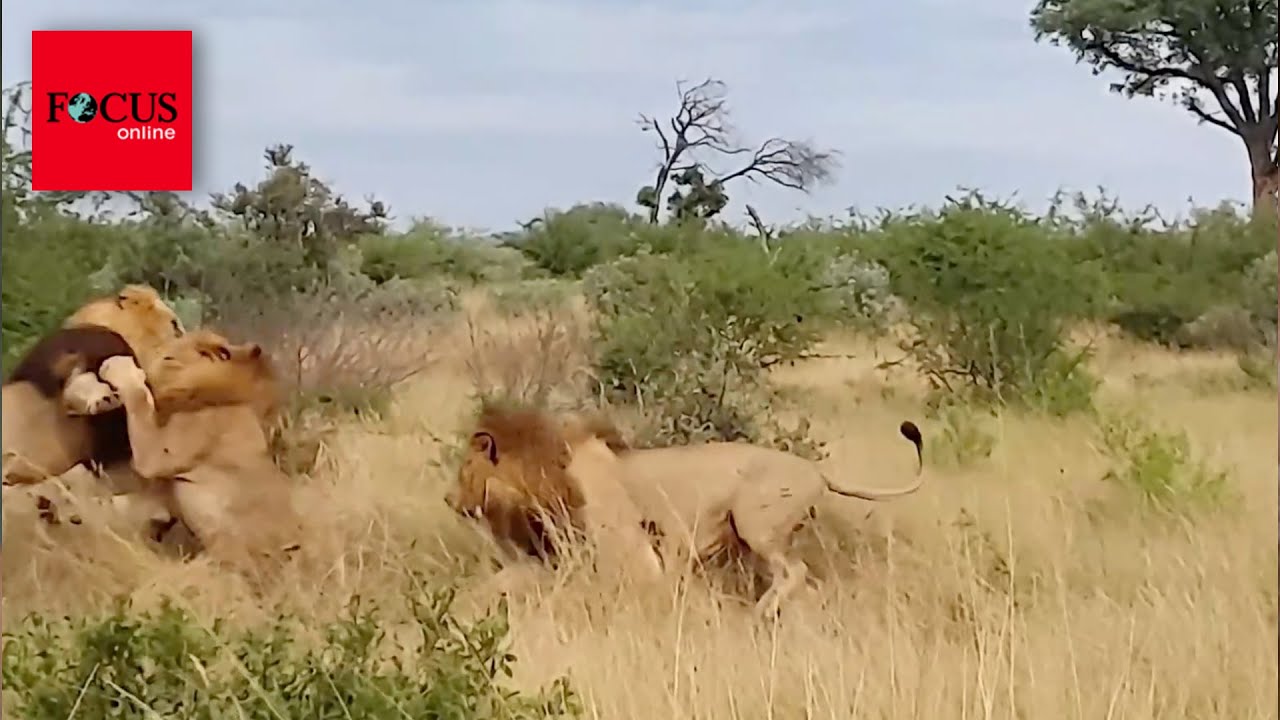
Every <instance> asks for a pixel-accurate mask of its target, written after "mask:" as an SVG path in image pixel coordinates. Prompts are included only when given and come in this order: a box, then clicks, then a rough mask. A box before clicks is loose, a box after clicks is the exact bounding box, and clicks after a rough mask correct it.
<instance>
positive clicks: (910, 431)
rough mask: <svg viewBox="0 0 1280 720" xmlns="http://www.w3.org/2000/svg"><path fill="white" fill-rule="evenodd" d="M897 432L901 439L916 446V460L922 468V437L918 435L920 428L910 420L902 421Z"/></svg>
mask: <svg viewBox="0 0 1280 720" xmlns="http://www.w3.org/2000/svg"><path fill="white" fill-rule="evenodd" d="M898 432H900V433H902V437H904V438H906V439H908V440H910V441H911V444H912V445H915V446H916V460H917V461H919V464H920V467H921V468H923V467H924V436H922V435H921V434H920V428H918V427H916V424H915V423H913V422H911V421H910V420H903V421H902V424H901V425H899V426H898Z"/></svg>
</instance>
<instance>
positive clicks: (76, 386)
mask: <svg viewBox="0 0 1280 720" xmlns="http://www.w3.org/2000/svg"><path fill="white" fill-rule="evenodd" d="M183 332H184V329H183V327H182V323H181V322H180V321H179V320H178V318H177V315H176V314H175V313H174V312H173V310H172V309H171V308H170V307H169V306H168V305H166V304H165V303H164V301H163V299H161V298H160V295H159V293H157V292H156V291H155V290H154V289H152V288H150V287H147V286H145V285H130V286H127V287H125V288H124V289H123V290H121V291H120V292H119V293H118V294H116V295H114V296H110V297H104V298H98V299H95V300H92V301H90V302H89V303H87V304H85V305H84V306H83V307H81V308H80V309H79V310H77V311H76V312H75V313H73V314H72V316H71V317H70V318H68V319H67V320H66V322H64V323H63V326H62V327H61V328H59V329H57V330H54V331H53V332H51V333H49V334H48V335H46V336H45V337H43V338H41V339H40V340H39V341H38V342H37V343H36V344H35V345H33V346H32V347H31V349H29V350H28V351H27V352H26V354H25V355H24V356H23V357H22V358H21V359H20V360H19V361H18V364H17V365H16V366H15V367H14V369H13V371H12V372H11V373H10V374H9V377H8V378H6V379H5V382H4V401H3V402H4V410H3V412H4V414H5V417H6V419H7V422H5V423H4V441H3V445H4V457H5V470H4V481H5V482H6V483H23V484H29V483H36V482H40V481H42V480H44V479H46V478H47V477H49V476H56V475H61V474H62V473H64V472H66V471H67V470H70V469H71V468H72V467H74V466H75V465H77V464H81V463H84V464H88V463H90V462H92V463H97V464H99V465H103V466H108V465H113V464H118V463H121V462H124V461H127V460H128V459H129V455H130V450H129V441H128V431H127V427H126V422H125V415H124V411H123V410H121V409H119V408H120V402H119V398H118V397H117V396H116V394H115V391H114V390H113V389H112V388H111V387H110V386H109V385H107V384H105V383H103V382H102V381H101V379H100V378H99V377H98V375H97V372H98V370H99V368H100V367H101V366H102V363H103V361H105V360H106V359H107V358H110V357H116V356H125V357H131V358H132V357H147V356H148V355H149V354H151V353H154V352H155V351H156V349H157V348H158V347H159V346H161V345H162V344H164V343H166V342H168V341H170V340H172V339H174V338H176V337H180V336H181V335H182V334H183Z"/></svg>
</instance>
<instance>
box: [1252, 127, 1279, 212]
mask: <svg viewBox="0 0 1280 720" xmlns="http://www.w3.org/2000/svg"><path fill="white" fill-rule="evenodd" d="M1244 144H1245V149H1246V150H1248V152H1249V170H1250V173H1251V174H1252V177H1253V207H1254V209H1257V208H1259V207H1261V205H1262V203H1264V202H1268V203H1270V204H1271V207H1272V208H1273V209H1275V210H1276V211H1278V212H1280V163H1277V161H1276V160H1277V159H1276V158H1274V157H1272V151H1271V136H1270V134H1269V133H1268V134H1267V135H1265V136H1264V135H1262V134H1261V133H1253V134H1252V136H1251V137H1246V138H1245V141H1244Z"/></svg>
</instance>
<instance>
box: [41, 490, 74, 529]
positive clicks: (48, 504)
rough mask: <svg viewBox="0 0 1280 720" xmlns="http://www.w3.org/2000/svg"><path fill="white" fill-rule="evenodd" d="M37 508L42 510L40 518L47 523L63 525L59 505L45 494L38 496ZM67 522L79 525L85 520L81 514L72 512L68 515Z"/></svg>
mask: <svg viewBox="0 0 1280 720" xmlns="http://www.w3.org/2000/svg"><path fill="white" fill-rule="evenodd" d="M36 510H39V511H40V519H41V520H43V521H44V522H45V524H47V525H61V524H62V513H61V512H59V511H58V506H57V504H56V503H54V502H53V501H52V500H50V499H49V498H48V497H47V496H45V495H38V496H36ZM67 522H69V523H71V524H72V525H79V524H80V523H81V522H83V520H82V519H81V518H80V516H79V515H76V514H75V513H72V514H70V515H68V516H67Z"/></svg>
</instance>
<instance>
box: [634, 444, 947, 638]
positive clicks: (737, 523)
mask: <svg viewBox="0 0 1280 720" xmlns="http://www.w3.org/2000/svg"><path fill="white" fill-rule="evenodd" d="M899 430H900V432H901V433H902V435H903V437H905V438H907V439H908V440H910V441H911V442H912V444H914V445H915V447H916V461H917V465H916V476H917V477H916V480H915V481H914V482H913V483H911V484H910V485H908V486H906V487H904V488H902V489H899V490H864V489H856V488H846V487H841V486H839V485H837V484H835V483H833V482H832V481H831V480H830V479H828V478H827V476H826V475H825V474H824V473H823V471H822V469H821V468H819V467H818V465H817V464H816V463H814V462H812V461H810V460H806V459H804V458H801V457H798V456H796V455H791V454H789V453H786V452H782V451H781V450H774V449H772V448H765V447H760V446H756V445H748V444H745V443H732V442H715V443H706V444H702V445H687V446H678V447H666V448H653V449H647V450H625V451H622V452H620V453H619V454H618V463H617V465H616V467H615V468H614V471H615V472H616V473H617V478H618V479H619V480H620V481H621V482H622V484H623V486H624V487H625V488H626V490H627V492H628V494H629V495H630V496H631V498H632V500H633V501H634V502H635V503H636V505H637V506H638V507H639V509H640V511H641V512H642V513H644V515H645V517H647V518H649V519H651V520H652V521H653V522H654V523H655V524H656V525H657V527H658V529H659V531H660V532H661V534H662V535H664V536H665V537H675V538H680V539H683V543H682V546H683V548H684V549H685V550H686V551H687V552H688V553H689V554H690V555H691V556H693V557H696V558H698V559H706V558H708V557H711V556H713V555H715V554H716V553H718V552H719V551H721V550H723V549H725V548H726V547H728V546H730V545H737V544H739V543H740V544H741V546H745V547H746V549H748V550H750V551H751V552H752V553H754V555H755V558H756V559H758V560H763V561H764V563H765V564H766V565H767V569H768V572H769V575H770V580H771V582H770V586H769V589H768V590H767V591H766V592H765V593H764V595H763V596H762V597H761V598H760V600H759V601H758V602H757V604H756V611H757V612H758V613H760V614H762V615H765V614H769V613H776V612H777V611H778V609H779V607H780V606H781V602H782V600H783V599H784V598H785V597H786V596H787V595H789V594H790V593H792V592H794V591H795V590H796V589H797V588H799V587H800V586H801V585H802V584H803V582H804V578H805V575H806V573H807V568H806V567H805V565H804V562H803V561H801V560H799V559H796V558H794V557H792V556H791V555H790V553H789V550H790V544H791V540H792V538H793V537H794V534H795V533H796V531H797V530H799V529H800V528H801V527H803V525H804V523H805V522H806V521H807V520H808V519H809V518H810V517H812V514H811V513H812V508H813V507H814V505H815V504H816V503H817V501H818V500H819V499H820V498H821V497H822V494H823V492H824V491H826V490H831V491H832V492H835V493H837V494H839V495H843V496H845V497H854V498H860V499H863V500H885V499H888V498H892V497H898V496H901V495H906V494H909V493H913V492H915V491H916V490H917V489H919V488H920V485H921V483H922V482H923V477H922V476H921V472H922V470H923V467H924V461H923V439H922V438H921V436H920V430H919V428H917V427H916V426H915V424H914V423H911V422H910V421H907V422H903V423H902V425H901V427H900V428H899Z"/></svg>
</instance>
